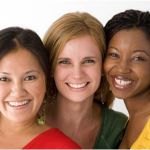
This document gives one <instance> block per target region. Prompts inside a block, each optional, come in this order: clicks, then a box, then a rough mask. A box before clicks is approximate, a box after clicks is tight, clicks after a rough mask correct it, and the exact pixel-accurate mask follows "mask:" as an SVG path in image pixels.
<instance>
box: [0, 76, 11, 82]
mask: <svg viewBox="0 0 150 150" xmlns="http://www.w3.org/2000/svg"><path fill="white" fill-rule="evenodd" d="M0 81H3V82H8V81H10V79H9V78H7V77H0Z"/></svg>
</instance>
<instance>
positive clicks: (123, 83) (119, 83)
mask: <svg viewBox="0 0 150 150" xmlns="http://www.w3.org/2000/svg"><path fill="white" fill-rule="evenodd" d="M132 83H133V81H132V80H129V79H127V78H123V77H121V78H120V77H117V78H116V77H115V78H114V84H115V87H117V88H120V89H123V88H127V87H128V86H130V85H131V84H132Z"/></svg>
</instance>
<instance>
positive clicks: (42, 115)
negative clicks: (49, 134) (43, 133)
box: [37, 100, 46, 125]
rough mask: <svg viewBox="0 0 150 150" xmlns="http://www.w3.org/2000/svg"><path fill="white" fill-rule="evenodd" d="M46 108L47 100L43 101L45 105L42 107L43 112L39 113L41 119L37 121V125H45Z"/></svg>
mask: <svg viewBox="0 0 150 150" xmlns="http://www.w3.org/2000/svg"><path fill="white" fill-rule="evenodd" d="M45 107H46V100H44V101H43V105H42V107H41V110H40V112H39V117H38V119H37V123H38V124H39V125H44V124H45V111H46V110H45Z"/></svg>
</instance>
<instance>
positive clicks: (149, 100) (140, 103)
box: [124, 91, 150, 117]
mask: <svg viewBox="0 0 150 150" xmlns="http://www.w3.org/2000/svg"><path fill="white" fill-rule="evenodd" d="M124 102H125V105H126V108H127V110H128V112H129V116H130V117H132V116H136V115H138V114H142V113H145V112H147V111H148V112H149V109H150V92H149V91H148V92H145V93H143V94H141V95H138V96H135V97H132V98H128V99H125V100H124Z"/></svg>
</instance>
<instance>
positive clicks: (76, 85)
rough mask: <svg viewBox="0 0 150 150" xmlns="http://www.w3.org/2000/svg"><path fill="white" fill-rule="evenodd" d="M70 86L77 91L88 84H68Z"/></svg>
mask: <svg viewBox="0 0 150 150" xmlns="http://www.w3.org/2000/svg"><path fill="white" fill-rule="evenodd" d="M68 85H69V86H70V87H72V88H76V89H79V88H83V87H85V86H86V85H87V83H78V84H77V83H68Z"/></svg>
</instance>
